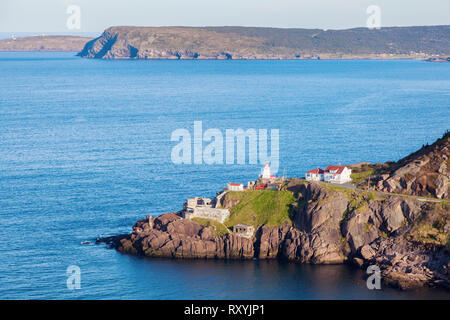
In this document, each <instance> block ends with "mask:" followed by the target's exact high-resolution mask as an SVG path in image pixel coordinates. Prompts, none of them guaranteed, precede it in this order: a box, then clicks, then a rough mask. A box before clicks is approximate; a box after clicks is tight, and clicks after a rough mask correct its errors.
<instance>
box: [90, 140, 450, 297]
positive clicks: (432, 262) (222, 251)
mask: <svg viewBox="0 0 450 320" xmlns="http://www.w3.org/2000/svg"><path fill="white" fill-rule="evenodd" d="M446 136H447V135H446ZM441 143H442V141H441V140H439V141H438V142H437V143H436V144H433V147H431V148H429V149H426V150H428V151H430V150H433V158H432V159H431V160H430V161H433V159H434V160H436V159H441V158H442V156H443V155H445V152H447V150H446V149H445V148H443V149H439V150H440V152H438V151H437V150H438V149H437V148H436V146H441ZM416 155H421V156H422V155H427V156H430V153H429V152H419V153H417V154H416ZM405 159H406V158H405ZM412 159H417V158H416V157H415V156H414V157H412ZM436 161H437V160H436ZM439 161H440V160H439ZM439 161H438V162H439ZM404 163H405V164H406V165H408V164H409V163H410V161H405V162H404ZM398 169H400V168H398ZM398 169H397V170H398ZM284 187H285V190H287V191H288V192H290V193H291V194H292V195H293V197H294V202H293V203H292V204H291V208H290V213H291V214H290V217H291V219H290V221H286V222H284V223H283V224H281V225H278V226H268V225H260V226H258V228H257V230H256V233H255V236H254V237H253V238H252V239H248V238H244V237H240V236H239V235H236V234H232V233H228V234H225V235H218V234H217V233H215V231H214V229H213V228H212V227H208V226H204V225H201V224H199V223H197V222H194V221H192V220H186V219H183V218H181V217H180V216H179V215H178V214H177V213H166V214H163V215H161V216H159V217H148V218H146V219H144V220H139V221H138V222H137V223H136V224H135V226H134V227H133V232H132V233H131V234H127V235H119V236H114V237H108V238H103V239H99V240H98V241H99V242H107V243H109V244H111V245H112V246H113V247H114V248H116V249H117V250H119V251H121V252H123V253H129V254H137V255H143V256H149V257H170V258H195V259H285V260H289V261H294V262H299V263H312V264H337V263H346V262H352V263H355V264H357V265H359V266H360V267H366V266H368V265H373V264H375V265H377V266H379V267H380V268H381V271H382V276H383V280H384V282H385V283H387V284H390V285H393V286H396V287H399V288H402V289H408V288H415V287H420V286H424V285H428V286H440V287H444V288H450V222H449V216H450V204H449V203H448V201H443V200H438V199H436V200H434V201H423V199H420V198H418V197H415V196H402V195H394V194H386V193H381V192H374V191H366V190H352V189H345V188H343V187H340V186H335V185H330V184H324V183H320V184H319V183H309V182H306V181H304V180H301V179H291V180H289V181H288V183H286V185H285V186H284ZM268 192H279V191H268ZM221 204H222V206H224V207H227V208H230V209H232V208H233V207H234V206H238V205H239V200H236V198H232V197H230V198H228V197H227V195H225V196H224V198H223V199H222V201H221ZM232 212H233V211H232Z"/></svg>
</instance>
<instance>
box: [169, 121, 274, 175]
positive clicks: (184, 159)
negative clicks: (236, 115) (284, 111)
mask: <svg viewBox="0 0 450 320" xmlns="http://www.w3.org/2000/svg"><path fill="white" fill-rule="evenodd" d="M279 139H280V131H279V129H271V130H270V156H269V154H268V148H267V146H268V141H267V140H268V130H267V129H258V130H256V129H252V128H250V129H247V130H245V131H244V130H243V129H241V128H238V129H226V130H225V152H226V154H225V163H226V164H235V163H237V164H245V163H246V159H248V164H258V160H259V163H260V164H265V163H266V162H270V165H271V170H272V173H273V174H276V173H277V172H278V168H279V164H280V161H279ZM191 140H193V141H191ZM170 141H173V142H179V143H178V144H177V145H175V146H174V147H173V148H172V153H171V159H172V162H173V163H174V164H192V163H194V164H203V163H205V164H208V165H211V164H223V163H224V135H223V134H222V131H220V130H219V129H213V128H211V129H208V130H206V131H205V132H204V133H203V123H202V121H194V132H193V139H191V133H190V132H189V130H187V129H176V130H174V131H173V132H172V135H171V137H170ZM246 141H248V144H247V143H246ZM203 142H209V144H208V145H206V146H205V147H203ZM247 145H248V156H246V146H247ZM235 150H236V152H235ZM192 155H193V156H192ZM192 158H193V159H192Z"/></svg>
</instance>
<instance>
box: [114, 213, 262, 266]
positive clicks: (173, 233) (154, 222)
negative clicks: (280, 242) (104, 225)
mask: <svg viewBox="0 0 450 320" xmlns="http://www.w3.org/2000/svg"><path fill="white" fill-rule="evenodd" d="M112 244H113V246H115V247H116V248H117V249H118V250H119V251H121V252H124V253H130V254H140V255H145V256H150V257H170V258H198V259H200V258H203V259H208V258H219V259H251V258H253V256H254V251H253V242H252V241H251V240H250V239H247V238H243V237H239V236H236V235H233V234H227V235H225V236H223V237H217V236H215V235H214V233H213V231H212V230H211V229H210V228H207V227H204V226H202V225H200V224H198V223H196V222H193V221H191V220H187V219H183V218H181V217H180V216H178V215H177V214H176V213H166V214H163V215H161V216H159V217H156V218H153V217H149V218H148V219H145V220H139V221H138V222H137V223H136V224H135V225H134V227H133V232H132V233H131V234H130V235H127V236H122V237H120V238H117V239H113V241H112Z"/></svg>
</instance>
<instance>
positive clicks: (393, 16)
mask: <svg viewBox="0 0 450 320" xmlns="http://www.w3.org/2000/svg"><path fill="white" fill-rule="evenodd" d="M73 5H75V6H77V8H79V13H80V14H79V19H78V20H76V21H78V22H79V23H78V24H77V23H73V22H74V20H73V19H72V20H70V21H71V22H69V23H68V19H70V18H71V17H73V14H74V13H75V14H76V12H75V11H76V10H78V9H75V11H71V10H73V7H71V6H73ZM370 5H376V6H378V7H379V8H380V17H381V26H382V27H383V26H411V25H444V24H445V25H449V24H450V0H226V1H224V0H0V32H42V33H44V32H53V33H55V32H56V33H58V32H59V33H67V32H69V33H71V32H73V33H75V32H99V33H100V32H102V31H103V30H104V29H105V28H107V27H109V26H114V25H134V26H225V25H226V26H258V27H262V26H265V27H282V28H320V29H346V28H353V27H365V26H366V21H367V19H368V17H369V14H367V12H366V10H367V8H368V7H369V6H370ZM69 8H72V9H70V10H69V13H68V9H69ZM77 17H78V16H77ZM68 25H69V26H68Z"/></svg>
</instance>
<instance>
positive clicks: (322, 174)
mask: <svg viewBox="0 0 450 320" xmlns="http://www.w3.org/2000/svg"><path fill="white" fill-rule="evenodd" d="M351 174H352V170H351V169H349V168H347V167H345V166H340V165H337V166H333V165H330V166H327V167H326V168H325V170H322V169H320V168H315V169H313V170H310V171H307V172H306V175H305V177H306V180H308V181H326V182H330V183H339V184H340V183H346V182H350V181H352V179H351V178H350V175H351Z"/></svg>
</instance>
